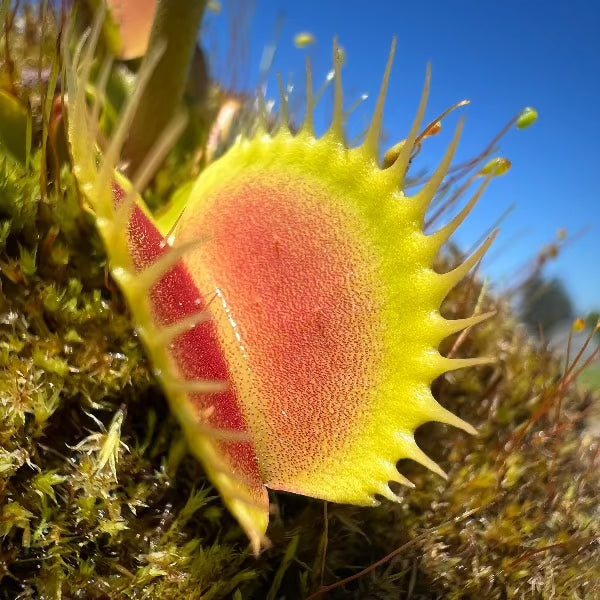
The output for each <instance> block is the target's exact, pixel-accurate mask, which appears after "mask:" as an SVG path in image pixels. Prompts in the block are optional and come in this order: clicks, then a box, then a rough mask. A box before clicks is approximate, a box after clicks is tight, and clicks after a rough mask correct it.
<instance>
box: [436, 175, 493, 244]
mask: <svg viewBox="0 0 600 600" xmlns="http://www.w3.org/2000/svg"><path fill="white" fill-rule="evenodd" d="M491 181H492V176H491V175H490V176H489V177H487V178H486V180H485V181H484V182H483V184H482V185H481V186H480V187H479V189H478V190H477V192H476V193H475V195H474V196H473V197H472V198H471V200H469V202H468V204H467V205H466V206H465V207H464V208H463V209H462V210H461V211H460V212H459V213H458V214H457V215H456V217H454V219H452V221H450V223H448V224H447V225H445V226H444V227H442V228H441V229H440V230H438V231H436V232H435V233H432V234H431V235H429V236H428V239H429V240H430V241H431V243H432V245H433V246H434V248H437V249H439V248H441V247H442V246H443V245H444V244H445V243H446V242H447V241H448V240H449V239H450V238H451V237H452V235H453V234H454V232H455V231H456V230H457V229H458V228H459V227H460V226H461V225H462V224H463V222H464V221H465V219H466V218H467V217H468V216H469V215H470V214H471V211H472V210H473V209H474V208H475V206H476V204H477V203H478V202H479V200H480V198H481V196H482V195H483V193H484V192H485V190H486V189H487V187H488V185H489V184H490V182H491ZM470 183H471V182H470V181H469V182H467V184H470ZM467 187H468V185H467Z"/></svg>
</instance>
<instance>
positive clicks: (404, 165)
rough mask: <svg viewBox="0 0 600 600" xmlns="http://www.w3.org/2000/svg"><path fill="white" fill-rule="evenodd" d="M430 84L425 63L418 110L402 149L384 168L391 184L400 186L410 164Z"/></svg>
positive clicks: (428, 66)
mask: <svg viewBox="0 0 600 600" xmlns="http://www.w3.org/2000/svg"><path fill="white" fill-rule="evenodd" d="M430 86H431V64H428V65H427V70H426V71H425V87H424V88H423V94H422V95H421V103H420V104H419V110H418V112H417V116H416V117H415V120H414V123H413V126H412V129H411V130H410V134H409V135H408V137H407V138H406V141H405V142H404V145H403V146H402V149H401V150H400V152H399V153H398V158H396V160H395V162H394V164H393V165H391V166H390V167H389V168H388V169H386V170H385V173H386V174H387V175H388V176H389V177H390V178H391V180H392V182H393V185H394V186H396V187H398V186H399V187H402V183H403V182H404V177H405V175H406V171H407V169H408V166H409V164H410V158H411V155H412V151H413V147H414V145H415V140H416V139H417V136H418V135H419V132H420V131H421V126H422V125H423V119H424V118H425V110H426V109H427V100H428V99H429V88H430Z"/></svg>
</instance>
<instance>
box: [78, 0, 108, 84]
mask: <svg viewBox="0 0 600 600" xmlns="http://www.w3.org/2000/svg"><path fill="white" fill-rule="evenodd" d="M105 15H106V6H105V4H104V3H102V4H101V5H100V6H99V7H98V12H97V14H96V17H95V19H94V23H93V25H92V29H91V33H90V36H89V42H88V44H87V46H86V48H85V52H84V53H83V56H82V58H81V75H80V77H79V79H80V81H82V82H83V84H84V86H85V85H86V84H87V82H88V81H89V79H90V71H91V69H92V63H93V60H94V53H95V52H96V48H97V47H98V40H99V39H100V34H101V33H102V25H103V24H104V18H105Z"/></svg>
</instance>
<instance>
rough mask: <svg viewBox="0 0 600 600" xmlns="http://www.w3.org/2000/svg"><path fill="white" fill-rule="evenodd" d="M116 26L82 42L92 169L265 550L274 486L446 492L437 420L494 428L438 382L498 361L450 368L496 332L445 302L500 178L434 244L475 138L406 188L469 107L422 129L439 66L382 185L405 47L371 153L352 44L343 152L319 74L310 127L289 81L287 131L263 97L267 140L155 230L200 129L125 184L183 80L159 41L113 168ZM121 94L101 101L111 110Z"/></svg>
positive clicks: (77, 139) (243, 142) (226, 475)
mask: <svg viewBox="0 0 600 600" xmlns="http://www.w3.org/2000/svg"><path fill="white" fill-rule="evenodd" d="M154 27H155V28H156V24H155V26H154ZM101 30H102V13H100V14H99V16H98V18H97V20H96V22H95V25H94V27H93V29H92V30H91V31H90V32H89V33H88V34H87V36H86V37H84V38H83V39H82V40H81V41H80V42H79V44H78V46H77V48H76V50H75V54H74V56H73V58H72V59H71V57H70V56H69V44H68V43H66V44H65V53H66V55H65V63H66V66H67V81H68V96H69V111H70V118H69V138H70V141H71V150H72V154H73V159H74V173H75V175H76V177H77V179H78V182H79V185H80V189H81V190H82V192H83V193H84V194H85V196H86V199H87V201H88V202H89V204H90V206H91V208H92V210H93V211H94V213H95V215H96V225H97V228H98V231H99V232H100V234H101V237H102V238H103V240H104V243H105V248H106V251H107V253H108V256H109V264H110V271H111V274H112V276H113V278H114V279H115V280H116V282H117V283H118V284H119V287H120V288H121V290H122V292H123V294H124V296H125V298H126V299H127V302H128V305H129V308H130V310H131V312H132V315H133V318H134V320H135V322H136V328H137V331H138V334H139V335H140V337H141V339H142V340H143V342H144V344H145V346H146V348H147V350H148V353H149V355H150V358H151V361H152V363H153V365H154V370H155V373H156V376H157V378H158V379H159V380H160V381H161V383H162V385H163V389H164V390H165V393H166V395H167V397H168V400H169V403H170V406H171V409H172V411H173V412H174V414H175V415H176V416H177V418H178V419H179V421H180V423H181V425H182V428H183V430H184V432H185V434H186V438H187V440H188V444H189V446H190V448H191V450H192V452H193V453H194V454H195V455H196V457H197V458H199V459H200V460H201V461H202V463H203V465H204V466H205V468H206V470H207V473H208V475H209V477H210V479H211V481H212V482H213V484H214V485H215V487H216V488H217V489H218V490H219V491H220V493H221V495H222V497H223V500H224V502H225V504H226V505H227V506H228V507H229V509H230V510H231V512H232V513H233V514H234V515H235V516H236V518H237V519H238V521H239V522H240V524H241V526H242V527H243V528H244V530H245V531H246V533H247V534H248V536H249V538H250V541H251V543H252V547H253V549H254V551H258V550H259V548H260V546H261V545H264V544H266V538H265V531H266V527H267V523H268V514H269V510H268V496H267V491H266V488H271V489H274V490H282V491H289V492H294V493H299V494H304V495H308V496H313V497H316V498H322V499H325V500H329V501H333V502H343V503H351V504H358V505H376V504H378V503H379V500H378V499H377V496H383V497H385V498H388V499H390V500H397V499H398V496H397V495H396V494H395V493H394V492H393V491H392V490H391V488H390V487H389V484H390V482H396V483H400V484H404V485H408V486H412V485H413V484H412V483H411V482H410V481H408V480H407V479H406V478H405V477H404V476H402V475H401V474H400V473H399V472H398V470H397V468H396V463H397V462H398V460H400V459H402V458H410V459H413V460H414V461H417V462H419V463H421V464H422V465H424V466H426V467H427V468H429V469H431V470H432V471H434V472H436V473H438V474H440V475H442V476H445V474H444V472H443V471H442V470H441V469H440V467H439V466H438V465H437V464H436V463H435V462H434V461H433V460H431V459H430V458H429V457H428V456H427V455H426V454H425V453H424V452H423V451H422V450H421V449H420V448H419V447H418V445H417V444H416V442H415V439H414V431H415V429H416V428H417V427H419V426H420V425H421V424H423V423H424V422H427V421H440V422H443V423H447V424H451V425H454V426H456V427H459V428H461V429H464V430H465V431H467V432H469V433H474V429H473V428H472V427H471V426H470V425H469V424H467V423H466V422H464V421H462V420H461V419H459V418H458V417H457V416H455V415H454V414H452V413H451V412H449V411H448V410H446V409H445V408H443V407H442V406H441V405H440V404H439V403H438V402H437V401H436V400H435V399H434V398H433V396H432V394H431V391H430V385H431V382H432V381H433V380H434V379H435V378H437V377H438V376H439V375H441V374H442V373H444V372H447V371H453V370H456V369H460V368H463V367H469V366H476V365H481V364H487V363H489V362H490V361H491V360H492V359H491V358H483V357H481V358H470V359H467V358H462V359H455V358H445V357H443V356H442V355H440V354H439V352H438V346H439V345H440V343H441V341H442V340H443V339H444V338H445V337H447V336H449V335H451V334H453V333H456V332H458V331H461V330H463V329H465V328H468V327H471V326H473V325H476V324H477V323H480V322H481V321H483V320H485V319H486V318H488V317H489V316H490V314H477V315H474V316H473V317H472V318H466V319H458V320H446V319H444V318H442V317H441V315H440V314H439V306H440V303H441V302H442V300H443V299H444V297H445V296H446V295H447V294H448V292H449V291H450V290H451V289H452V288H453V287H454V286H455V285H456V284H457V283H458V282H459V281H460V280H461V279H462V278H463V277H464V276H465V275H467V274H468V272H469V271H470V270H471V268H472V267H473V266H475V265H476V264H477V263H478V262H479V261H480V260H481V258H482V257H483V256H484V254H485V252H486V251H487V249H488V248H489V246H490V245H491V243H492V241H493V238H494V237H495V234H493V235H491V236H490V237H489V238H488V239H487V240H486V241H485V242H484V243H483V244H482V245H481V247H480V248H479V249H478V250H477V251H476V252H475V253H474V254H473V255H472V256H471V257H469V258H468V259H467V260H465V262H464V263H462V264H460V265H458V266H457V267H456V268H455V269H454V270H452V271H450V272H446V273H442V274H438V273H436V272H435V271H434V270H433V262H434V260H435V259H436V256H437V255H438V252H439V250H440V248H441V247H442V246H443V245H444V244H445V243H446V242H447V241H448V239H449V238H450V237H451V236H452V234H453V233H454V231H455V230H456V228H458V227H459V226H460V224H461V223H462V222H463V221H464V219H466V217H467V216H468V214H469V212H470V211H471V210H472V208H473V207H474V206H475V203H476V202H477V200H478V199H479V197H480V196H481V194H482V193H483V191H484V189H485V187H486V186H487V184H488V183H489V177H488V179H487V180H486V182H485V183H484V184H483V185H482V186H481V187H480V189H479V190H478V191H477V192H476V193H475V195H474V196H473V199H472V200H471V201H470V203H469V204H468V205H467V206H466V207H465V209H464V210H463V211H462V212H461V213H459V215H458V216H457V217H456V218H455V219H454V220H453V221H451V222H450V223H449V224H447V225H446V226H445V227H443V228H442V229H440V230H439V231H437V232H435V233H433V234H431V235H425V233H424V232H423V226H424V222H425V218H426V214H427V211H428V209H429V207H430V205H431V203H432V201H433V200H434V198H435V197H436V195H437V194H438V191H439V189H440V187H441V186H442V185H443V182H444V180H445V178H446V176H447V174H448V172H449V170H450V167H451V163H452V159H453V157H454V153H455V152H456V148H457V145H458V141H459V138H460V134H461V131H462V122H461V123H459V125H458V127H457V129H456V133H455V135H454V138H453V141H452V143H451V145H450V147H449V149H448V151H447V153H446V156H445V157H444V159H443V161H442V163H441V165H440V166H439V168H438V169H437V170H436V171H435V173H434V174H433V175H432V176H431V178H430V179H428V180H426V181H424V182H423V186H422V187H421V189H420V190H419V191H418V192H417V193H416V194H415V195H414V196H406V195H405V194H404V192H403V191H402V188H403V187H404V185H405V181H406V173H407V170H408V168H409V166H410V163H411V160H412V158H413V157H414V155H415V153H416V152H418V149H419V146H420V144H421V143H422V142H423V141H424V140H426V139H427V138H429V137H431V136H432V135H435V134H436V133H437V132H439V130H440V127H441V121H442V119H443V118H444V117H445V116H446V115H447V114H448V113H449V112H451V111H452V110H454V109H455V108H458V107H459V106H462V105H463V104H464V102H463V103H459V104H458V105H456V106H455V107H452V108H451V109H449V111H446V112H445V113H444V114H442V115H440V116H439V117H437V118H436V119H435V120H434V121H433V122H432V123H431V124H430V125H428V126H427V127H426V128H425V130H424V131H423V133H420V132H421V131H422V126H423V120H424V115H425V110H426V106H427V98H428V94H429V85H430V71H429V69H428V71H427V77H426V83H425V88H424V92H423V96H422V100H421V104H420V106H419V110H418V114H417V117H416V119H415V122H414V125H413V127H412V129H411V131H410V134H409V136H408V137H407V138H406V140H405V142H404V144H403V145H402V147H401V148H399V151H398V153H397V156H396V157H395V159H394V160H393V162H390V164H389V166H388V167H387V168H385V169H381V168H380V167H379V156H380V139H381V135H382V127H383V111H384V105H385V99H386V95H387V87H388V83H389V78H390V74H391V68H392V64H393V58H394V53H395V48H396V41H395V40H394V42H393V44H392V48H391V52H390V57H389V60H388V63H387V66H386V69H385V74H384V77H383V83H382V87H381V92H380V95H379V98H378V100H377V106H376V109H375V113H374V115H373V118H372V121H371V125H370V127H369V129H368V131H367V132H366V134H365V137H364V143H362V144H361V145H360V146H358V147H351V148H349V147H348V146H347V143H346V134H345V120H346V112H345V110H344V98H343V87H342V80H341V67H342V64H343V62H344V53H343V51H342V50H341V48H339V46H338V45H337V42H335V43H334V51H333V59H334V76H333V86H334V112H333V118H332V122H331V127H330V129H329V131H328V132H327V133H326V134H325V135H324V136H322V137H321V138H316V137H315V134H314V130H313V113H314V109H315V105H316V102H317V101H318V98H316V97H315V96H313V90H312V72H311V67H310V62H309V63H307V84H306V89H307V92H306V117H305V120H304V123H303V125H302V126H301V127H299V129H298V130H297V131H296V128H294V131H292V129H291V124H290V121H289V111H288V97H287V94H286V91H285V90H284V88H283V85H282V84H280V101H281V125H280V127H279V128H278V130H277V131H276V132H275V133H270V132H269V126H268V121H267V118H266V114H265V111H264V108H263V107H264V99H263V98H262V97H261V96H260V94H259V98H258V106H259V111H258V114H257V119H259V125H258V127H257V128H255V132H254V134H253V135H252V136H251V137H245V138H244V137H240V138H238V139H237V140H236V141H235V142H234V143H233V145H232V146H231V148H229V149H228V151H227V152H226V153H225V154H224V155H223V156H222V157H221V158H220V159H219V160H217V161H215V162H213V163H212V164H210V165H209V166H208V167H207V168H206V169H205V170H204V171H203V172H202V173H201V174H200V176H199V177H198V179H197V181H196V182H195V184H194V186H193V188H192V189H191V191H190V192H189V194H188V195H186V196H185V197H184V202H182V203H180V204H176V205H173V206H171V207H170V208H167V209H166V210H165V211H164V212H163V213H161V215H160V216H156V217H153V216H152V215H151V213H150V211H149V210H148V209H147V208H146V207H145V205H144V203H143V201H142V198H141V195H140V194H141V193H142V192H143V191H144V187H145V185H146V184H147V183H148V181H149V179H150V176H151V175H150V174H151V173H152V172H153V168H154V165H156V164H158V163H160V162H161V161H162V159H163V158H164V156H165V154H166V152H167V151H168V149H169V147H170V145H171V144H172V142H173V141H174V139H175V137H176V135H177V134H178V133H179V131H180V130H181V128H182V123H183V122H182V121H181V120H177V119H176V120H175V121H174V122H172V123H171V125H170V126H168V127H167V129H166V130H165V132H164V134H163V135H162V136H161V137H160V138H159V139H158V141H157V142H156V144H155V146H154V147H153V148H151V149H150V150H149V152H148V153H147V154H146V156H145V157H144V158H143V160H141V159H140V155H139V154H138V155H137V157H136V160H135V164H136V165H138V167H137V168H138V170H137V171H134V175H133V177H132V180H131V181H129V180H128V179H126V178H125V177H124V176H123V175H122V174H121V173H119V172H118V171H117V170H116V168H117V166H118V164H119V155H120V152H121V150H122V148H123V146H124V144H125V143H126V140H128V141H127V144H129V145H131V144H133V145H134V146H135V145H136V144H137V142H136V135H137V132H138V131H139V128H140V126H141V127H143V126H144V119H143V118H141V117H140V115H141V114H145V113H144V112H143V111H144V110H145V108H146V107H145V106H144V99H145V98H148V97H151V96H152V94H153V88H152V85H153V84H154V83H155V80H156V78H155V75H154V73H155V69H157V68H159V67H157V65H161V64H162V65H163V68H164V65H165V63H164V62H163V61H164V56H165V55H164V54H162V53H163V52H164V45H162V44H160V43H159V42H157V41H156V40H158V38H154V37H152V39H154V40H155V41H154V42H152V41H151V43H150V47H149V50H148V52H147V54H146V56H145V58H144V61H143V63H142V67H141V69H140V71H139V73H138V77H137V82H136V86H135V89H134V91H133V94H132V95H131V98H130V100H129V102H128V104H127V105H126V107H125V109H124V110H123V113H122V115H121V117H120V119H119V123H118V124H117V126H116V128H115V130H114V131H113V132H112V134H111V139H110V140H109V142H108V145H107V147H106V149H105V150H104V152H103V156H102V157H101V162H100V164H99V166H97V163H96V149H95V148H94V146H93V144H92V143H90V139H92V140H93V132H95V131H97V130H98V122H97V120H98V118H99V115H98V114H97V113H98V111H97V110H95V109H92V111H91V112H90V110H89V109H88V107H87V102H86V89H87V87H88V85H89V78H90V72H91V70H92V66H93V63H94V55H95V51H96V47H97V44H98V41H99V39H100V33H101ZM182 52H184V51H183V50H182ZM185 52H187V50H185ZM104 96H105V94H104V90H102V89H99V90H98V92H97V94H96V97H97V98H103V97H104ZM140 111H141V112H140ZM169 111H171V108H169ZM154 117H155V118H158V115H154ZM161 118H162V119H164V115H162V116H161ZM132 124H133V126H134V129H133V130H131V131H130V126H132ZM136 124H137V125H136ZM90 136H92V137H90ZM130 147H131V146H130ZM126 148H127V145H126ZM131 158H132V155H131V153H128V160H129V161H131ZM129 165H130V167H131V162H129ZM325 165H327V168H324V166H325ZM357 174H360V177H357ZM242 240H243V241H244V242H243V243H242ZM349 273H350V274H353V275H351V276H350V277H349V276H348V274H349ZM307 291H309V293H307ZM299 449H301V451H299Z"/></svg>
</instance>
